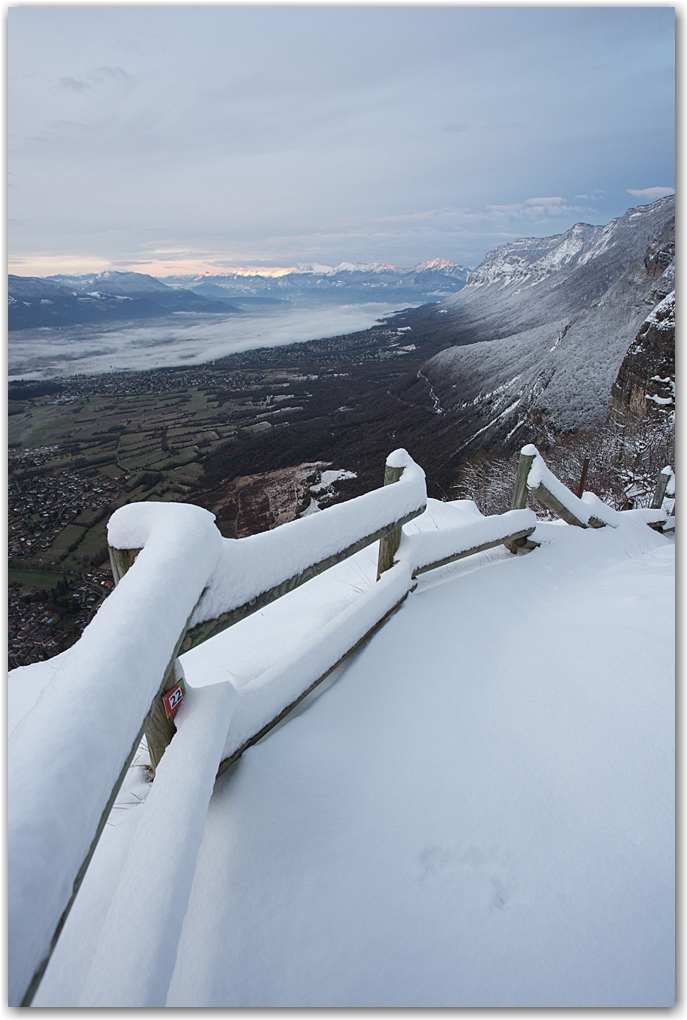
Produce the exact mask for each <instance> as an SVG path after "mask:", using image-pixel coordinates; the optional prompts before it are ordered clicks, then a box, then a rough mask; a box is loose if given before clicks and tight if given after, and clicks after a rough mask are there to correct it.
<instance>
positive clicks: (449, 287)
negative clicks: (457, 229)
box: [165, 259, 469, 305]
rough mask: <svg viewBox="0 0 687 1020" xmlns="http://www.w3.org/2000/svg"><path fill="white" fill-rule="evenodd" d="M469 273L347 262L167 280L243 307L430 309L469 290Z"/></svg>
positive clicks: (443, 264)
mask: <svg viewBox="0 0 687 1020" xmlns="http://www.w3.org/2000/svg"><path fill="white" fill-rule="evenodd" d="M468 273H469V269H466V268H465V266H459V265H456V264H455V263H454V262H448V261H447V260H446V259H434V260H433V261H431V262H420V263H418V265H416V266H413V267H412V268H410V269H399V268H398V267H396V266H389V265H384V264H382V263H377V262H373V263H369V264H358V263H352V262H342V263H341V264H340V265H338V266H335V267H331V266H318V265H308V266H297V267H296V268H294V269H292V270H289V271H287V272H285V273H284V274H283V275H280V276H262V275H257V274H256V275H247V274H246V273H245V271H243V272H237V273H227V274H226V275H224V276H176V277H166V278H165V283H167V284H169V285H170V286H172V287H177V288H188V289H191V290H192V291H193V293H195V294H199V295H202V296H203V297H208V298H212V299H214V300H220V301H229V302H232V303H236V302H240V303H243V304H247V305H248V304H250V303H253V302H254V303H258V302H264V301H265V300H271V301H274V300H277V301H289V302H294V301H307V302H312V301H315V302H318V303H319V302H335V303H336V304H341V303H346V302H352V303H355V304H359V303H363V302H367V301H375V302H377V301H386V302H388V301H393V302H398V303H399V305H400V304H403V302H408V303H411V304H426V303H428V302H431V301H438V300H439V299H441V298H444V297H447V296H449V295H451V294H455V293H456V292H457V291H459V290H460V289H461V288H462V287H464V286H465V281H466V280H467V277H468Z"/></svg>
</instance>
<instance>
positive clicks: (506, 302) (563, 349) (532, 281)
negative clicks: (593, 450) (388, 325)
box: [420, 195, 675, 453]
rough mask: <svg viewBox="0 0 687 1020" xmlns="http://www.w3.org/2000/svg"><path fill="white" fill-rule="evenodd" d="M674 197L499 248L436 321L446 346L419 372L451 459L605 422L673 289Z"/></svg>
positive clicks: (442, 305) (440, 309)
mask: <svg viewBox="0 0 687 1020" xmlns="http://www.w3.org/2000/svg"><path fill="white" fill-rule="evenodd" d="M674 260H675V198H674V196H672V195H671V196H669V197H668V198H663V199H660V200H659V201H657V202H654V203H652V204H651V205H645V206H640V207H638V208H636V209H630V210H628V212H626V213H625V215H624V216H622V217H620V218H618V219H615V220H613V221H612V222H611V223H608V224H607V225H606V226H590V225H589V224H586V223H578V224H576V225H575V226H574V227H572V228H571V229H570V230H568V231H566V233H564V234H560V235H557V236H555V237H548V238H524V239H522V240H519V241H516V242H514V243H512V244H505V245H501V246H500V247H498V248H496V249H495V250H494V251H492V252H490V253H489V254H488V255H487V257H486V258H485V260H484V262H482V264H481V265H480V266H478V267H477V268H476V269H475V270H474V271H472V272H471V273H470V274H469V276H468V279H467V283H466V286H465V287H464V288H463V289H462V290H461V291H460V293H459V294H456V295H455V296H453V297H450V298H448V299H446V300H444V301H442V302H441V303H440V305H439V306H437V307H435V308H434V309H433V310H432V315H433V316H434V317H435V318H436V320H437V322H438V321H439V320H443V323H442V330H444V331H445V333H446V334H450V335H451V336H452V338H453V341H452V342H453V346H451V347H449V348H447V349H446V350H444V351H441V353H439V354H437V355H436V356H435V357H433V358H431V359H430V360H429V361H428V362H426V363H425V365H423V367H422V369H421V373H420V375H421V377H422V379H424V380H425V382H426V383H427V384H428V385H429V386H430V387H431V389H430V396H431V399H432V401H433V403H434V407H435V409H436V410H437V411H438V412H439V413H441V412H444V413H447V412H448V413H449V414H450V416H451V420H452V421H453V422H454V429H455V436H456V451H455V452H459V451H460V450H461V449H464V450H465V452H466V453H468V452H475V451H476V450H477V449H479V448H480V447H490V446H493V445H494V444H495V443H497V442H499V443H504V442H505V443H508V444H510V445H513V446H517V445H518V444H520V445H521V444H522V443H523V442H527V441H532V440H534V441H538V440H539V439H540V438H541V437H542V436H544V437H546V436H547V434H550V435H551V436H552V435H553V434H555V433H560V432H567V431H575V430H577V429H580V428H586V427H589V426H591V425H593V424H595V423H596V422H600V421H603V420H604V418H605V416H606V412H607V408H608V403H609V397H610V393H611V387H612V385H613V383H614V380H615V378H616V376H617V374H618V370H619V368H620V365H621V363H622V362H623V358H624V357H625V354H626V352H627V350H628V347H629V345H630V343H631V342H632V341H633V340H634V338H635V336H636V335H637V333H638V331H639V329H640V327H641V326H642V323H643V322H644V321H645V320H646V319H647V316H648V315H649V314H650V312H651V310H652V309H653V308H654V306H655V305H656V304H657V303H658V302H660V301H662V300H663V299H664V298H665V297H666V295H667V294H669V293H670V292H671V291H672V290H673V289H674V287H675V261H674Z"/></svg>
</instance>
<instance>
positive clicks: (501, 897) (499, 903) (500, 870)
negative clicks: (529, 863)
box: [419, 844, 528, 910]
mask: <svg viewBox="0 0 687 1020" xmlns="http://www.w3.org/2000/svg"><path fill="white" fill-rule="evenodd" d="M419 863H420V867H421V868H422V875H421V877H420V881H421V882H425V881H431V880H433V879H437V878H439V877H441V876H442V875H448V874H454V875H461V876H463V877H465V878H467V879H470V878H477V879H479V880H480V881H481V882H483V881H484V880H485V879H486V880H487V884H488V889H489V896H488V901H489V902H488V905H489V907H491V908H492V909H494V910H503V908H504V907H505V906H506V905H508V904H515V903H521V904H522V903H527V902H528V901H527V897H526V896H524V895H523V890H522V889H521V887H520V886H519V885H518V883H517V882H516V880H515V878H514V876H513V873H512V871H511V870H510V868H509V867H508V865H507V864H506V863H505V861H502V860H501V859H500V858H499V857H496V856H495V855H494V854H493V853H492V852H491V851H490V850H487V849H484V848H481V847H477V846H472V845H470V844H457V845H456V846H453V847H439V846H433V847H427V849H426V850H424V851H423V853H422V854H421V855H420V858H419Z"/></svg>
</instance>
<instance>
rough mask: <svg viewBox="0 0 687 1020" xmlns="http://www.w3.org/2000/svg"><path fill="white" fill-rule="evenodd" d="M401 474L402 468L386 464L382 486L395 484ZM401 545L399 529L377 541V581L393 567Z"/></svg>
mask: <svg viewBox="0 0 687 1020" xmlns="http://www.w3.org/2000/svg"><path fill="white" fill-rule="evenodd" d="M402 474H403V468H402V467H389V465H388V464H385V466H384V484H385V485H392V484H393V482H397V481H398V480H399V478H400V477H401V475H402ZM400 544H401V529H400V528H397V529H396V531H390V532H389V534H388V535H384V536H383V537H382V538H380V540H379V557H378V559H377V580H379V579H380V577H381V576H382V574H383V573H384V571H385V570H389V568H390V567H393V565H394V556H395V555H396V553H397V551H398V547H399V545H400Z"/></svg>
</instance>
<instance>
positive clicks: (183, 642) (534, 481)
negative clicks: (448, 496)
mask: <svg viewBox="0 0 687 1020" xmlns="http://www.w3.org/2000/svg"><path fill="white" fill-rule="evenodd" d="M530 451H534V452H533V453H531V452H530V453H528V454H527V456H528V457H529V466H528V470H527V472H526V473H524V474H523V475H522V478H520V475H519V479H520V483H519V484H520V487H521V489H522V490H523V492H525V495H526V489H530V490H533V491H535V494H538V493H539V489H540V487H541V486H542V485H543V484H544V483H545V484H546V488H547V491H549V492H551V490H553V491H554V494H556V498H557V499H558V502H559V503H560V505H562V506H563V507H564V508H566V509H568V510H569V508H570V505H572V506H573V507H574V509H575V511H576V513H577V514H578V516H577V518H576V523H581V517H580V516H579V514H582V513H584V512H586V514H587V518H586V520H589V518H590V517H591V516H592V510H593V515H594V516H595V517H596V518H598V519H599V521H600V522H601V524H604V523H609V524H611V525H612V524H613V520H612V515H613V514H615V513H616V512H615V511H612V510H610V508H608V507H604V506H603V504H600V501H598V500H597V503H599V504H600V507H601V509H599V508H597V506H596V504H593V501H594V500H595V499H596V497H592V496H591V494H589V493H585V494H584V500H578V501H577V503H579V504H581V507H582V509H580V507H579V506H578V505H577V503H575V504H569V501H568V495H569V496H570V497H571V498H572V500H576V497H574V496H573V495H572V493H569V490H567V489H565V487H564V486H561V485H560V483H559V482H558V481H557V479H554V478H553V476H551V478H549V477H548V475H546V473H545V472H546V471H547V469H546V466H545V465H543V462H541V464H540V465H537V463H536V462H537V458H538V456H539V455H538V454H537V451H536V449H535V448H534V447H532V448H530ZM523 453H525V451H523ZM539 460H541V458H539ZM542 465H543V467H542ZM535 467H537V469H538V474H537V472H536V471H534V468H535ZM549 474H550V473H549ZM551 479H553V482H552V481H551ZM556 486H560V489H562V490H564V492H563V493H562V494H561V492H560V490H559V489H558V488H557V487H556ZM519 498H520V497H519ZM590 499H591V502H590ZM585 501H586V502H585ZM426 503H427V495H426V486H425V477H424V472H423V471H422V469H421V468H420V467H418V465H417V464H415V463H414V461H413V460H412V459H411V458H410V457H409V456H408V454H407V453H406V452H405V451H403V450H397V451H395V453H393V454H391V456H390V457H389V458H388V460H387V464H386V473H385V485H384V487H383V488H380V489H377V490H375V491H373V492H370V493H366V494H365V495H363V496H359V497H358V498H356V499H353V500H350V501H349V502H347V503H344V504H339V505H337V506H334V507H331V508H329V509H327V510H324V511H322V512H321V513H318V514H314V515H311V516H309V517H307V518H303V519H300V520H296V521H292V522H290V523H289V524H285V525H282V526H281V527H279V528H276V529H274V530H273V531H270V532H266V533H264V534H261V535H255V536H251V537H249V538H244V539H240V540H233V539H223V538H222V537H221V535H220V533H219V531H218V530H217V528H216V527H215V524H214V518H213V516H212V515H211V514H209V513H208V512H207V511H205V510H202V509H201V508H200V507H195V506H189V505H184V504H177V503H174V504H168V503H137V504H130V505H128V506H125V507H122V508H121V509H120V510H118V511H117V512H116V513H115V514H114V515H113V516H112V518H111V520H110V523H109V526H108V540H109V544H110V549H111V560H112V568H113V573H114V576H115V580H116V581H117V585H116V588H115V591H114V592H113V593H112V594H111V595H110V597H109V598H108V599H107V600H106V601H105V602H104V603H103V605H102V607H101V609H100V611H99V612H98V613H97V614H96V616H95V618H94V619H93V621H92V622H91V623H90V624H89V626H88V627H87V628H86V630H85V631H84V634H83V635H82V637H81V639H80V641H79V642H77V644H76V645H75V646H74V647H73V648H72V649H71V650H70V652H69V655H68V656H66V657H65V659H64V660H63V663H62V664H61V666H60V668H59V669H58V670H57V672H56V674H55V676H54V678H53V680H52V681H51V683H50V684H49V685H48V687H47V688H46V690H45V691H44V693H43V694H42V696H41V698H40V699H39V701H38V702H37V703H36V705H35V706H34V708H33V709H32V710H31V711H30V712H29V713H28V715H27V716H26V717H25V719H24V720H23V721H22V722H21V723H20V724H19V726H18V727H17V728H16V729H15V731H14V733H13V735H12V739H11V741H10V747H9V785H10V795H9V826H8V842H9V870H10V875H9V889H10V904H9V908H10V909H9V913H10V1003H11V1004H13V1005H19V1004H26V1005H28V1004H30V1002H31V999H32V997H33V994H34V992H35V989H36V988H37V986H38V983H39V982H40V979H41V976H42V974H43V971H44V969H45V966H46V964H47V961H48V959H49V957H50V953H51V952H52V948H53V947H54V945H55V942H56V940H57V938H58V936H59V933H60V930H61V928H62V925H63V924H64V921H65V919H66V916H67V914H68V912H69V909H70V907H71V904H72V902H73V900H74V897H75V895H76V893H77V891H78V888H79V885H80V883H81V880H82V878H83V875H84V873H85V871H86V868H87V866H88V863H89V861H90V858H91V856H92V853H93V851H94V849H95V846H96V844H97V841H98V838H99V836H100V833H101V832H102V829H103V826H104V824H105V820H106V818H107V815H108V813H109V811H110V809H111V806H112V803H113V801H114V798H115V797H116V794H117V792H118V790H119V787H120V785H121V783H122V781H123V778H124V775H125V773H126V770H127V768H128V766H129V764H130V762H131V759H132V757H133V754H134V753H135V750H136V748H137V746H138V743H139V741H140V739H141V736H142V734H143V733H144V732H147V734H148V737H149V741H150V742H151V743H152V744H153V745H156V742H157V748H158V753H157V760H159V757H160V756H161V754H162V751H164V747H165V746H166V744H168V743H169V740H170V739H171V736H172V735H173V733H174V732H175V727H174V725H173V724H172V723H171V722H169V721H168V720H167V719H166V717H165V716H164V710H163V707H162V704H163V698H162V695H163V694H164V692H165V690H167V689H169V688H171V687H173V686H174V685H175V684H176V683H177V682H178V681H179V680H180V678H181V676H183V671H182V670H180V668H179V663H178V660H177V656H178V655H179V654H181V653H182V652H183V651H186V650H189V649H190V648H192V647H194V646H195V645H198V644H200V643H201V642H203V641H207V640H208V639H209V638H211V637H214V636H215V635H216V634H218V633H220V632H221V631H222V630H224V629H225V628H226V627H229V626H231V625H232V624H235V623H237V622H238V621H240V620H242V619H244V618H245V617H246V616H248V615H249V614H251V613H254V612H256V611H258V610H259V609H260V608H262V607H263V606H266V605H267V604H268V603H270V602H272V601H274V600H275V599H278V598H280V597H281V596H283V595H285V594H287V593H288V592H290V591H292V590H293V589H294V588H296V587H298V586H299V585H301V584H304V583H305V582H306V581H308V580H310V579H311V578H312V577H314V576H316V575H317V574H319V573H321V572H322V571H324V570H327V569H328V568H330V567H331V566H333V565H335V564H336V563H339V562H340V561H342V560H344V559H346V558H347V557H349V556H351V555H353V554H354V553H355V552H357V551H359V550H360V549H362V548H364V547H365V546H367V545H370V544H371V543H373V542H375V541H377V540H380V553H379V560H378V578H377V583H376V584H375V585H373V587H372V588H371V589H370V590H368V591H366V592H364V593H362V594H361V595H359V596H358V597H356V599H354V600H353V602H352V603H351V604H350V605H349V606H348V607H347V608H346V609H345V610H344V611H343V612H341V613H340V614H339V615H338V616H337V617H336V618H335V619H334V620H332V621H331V622H330V623H329V624H328V625H327V626H326V627H325V628H323V629H322V630H320V632H319V633H318V634H317V637H316V638H315V639H313V640H311V641H309V642H308V643H307V645H306V646H305V647H303V648H301V649H300V650H299V651H298V652H296V653H294V655H293V656H292V658H291V659H289V660H286V661H284V660H282V661H280V662H279V663H278V664H276V665H275V666H274V667H273V668H272V669H270V670H268V671H267V672H266V673H264V674H262V675H261V676H259V677H257V678H256V679H255V680H254V681H251V682H250V683H249V684H247V685H246V686H244V687H242V688H241V690H240V691H238V692H235V691H233V689H231V690H229V694H231V697H230V698H229V697H228V695H227V692H226V691H225V693H224V694H222V696H221V698H220V697H219V693H218V694H217V697H218V698H219V702H218V704H219V703H221V704H222V705H223V706H224V708H223V711H224V709H226V713H225V715H223V716H222V718H223V719H224V722H223V723H222V722H221V720H220V721H219V722H218V721H217V719H215V722H216V723H217V725H214V724H213V738H212V742H211V747H210V745H208V747H210V750H209V751H208V748H206V752H207V753H205V754H204V756H203V777H202V784H201V785H202V798H201V799H207V796H208V790H209V789H210V786H209V785H208V783H209V780H208V776H212V774H213V773H214V772H215V771H216V770H217V769H219V771H220V772H221V771H223V770H224V769H225V768H227V767H228V766H229V764H231V762H232V761H235V760H236V758H237V757H238V756H239V755H240V754H241V753H242V752H243V750H245V748H246V747H248V746H250V745H251V744H253V743H255V742H256V741H257V740H259V739H260V738H261V737H262V736H263V735H264V734H265V733H267V732H268V731H269V730H270V729H271V728H272V727H273V726H275V725H276V724H277V723H278V722H279V720H280V719H281V718H283V717H284V716H285V715H286V714H287V713H288V712H289V711H291V709H292V708H293V707H294V706H295V705H296V704H298V702H299V701H301V700H302V699H303V698H304V697H305V696H306V695H307V694H308V693H309V692H310V691H311V690H312V689H313V688H314V687H316V686H317V685H318V684H319V683H321V682H322V680H324V679H325V678H326V677H327V676H328V675H329V674H330V673H331V672H332V670H333V669H335V668H336V666H337V665H338V664H339V663H341V662H342V661H343V660H344V659H345V658H346V657H347V656H348V655H350V653H351V652H352V651H353V650H354V649H355V648H356V647H358V646H359V645H360V644H361V642H363V641H364V640H365V639H366V638H367V637H368V636H369V635H370V634H371V633H372V632H373V631H374V630H375V629H376V628H377V627H378V626H380V624H381V623H383V622H384V620H385V619H387V618H388V616H389V615H390V614H391V613H393V612H394V611H395V610H396V609H397V608H398V606H399V605H400V604H401V603H402V602H403V600H404V599H405V598H406V596H407V595H408V593H409V592H410V591H411V590H412V589H413V587H414V586H415V583H416V582H415V578H416V577H417V575H419V574H421V573H424V572H425V571H428V570H432V569H435V568H436V567H439V566H442V565H444V564H446V563H449V562H451V561H453V560H457V559H460V558H462V557H465V556H469V555H474V554H475V553H478V552H481V551H483V550H486V549H490V548H493V547H494V546H497V545H501V544H504V545H506V546H507V547H508V548H510V549H511V550H512V551H517V548H518V547H520V548H521V547H523V546H525V547H529V548H533V547H534V545H535V543H532V542H530V541H529V536H530V535H531V534H532V532H533V531H534V529H535V527H536V517H535V515H534V513H533V512H532V511H531V510H528V509H526V508H525V507H524V504H523V505H521V506H515V507H514V508H513V510H511V511H510V512H508V513H506V514H502V515H496V516H493V517H481V515H479V514H478V512H477V511H476V508H475V512H476V513H477V514H478V518H477V519H472V520H470V521H468V522H466V523H464V524H461V525H460V526H455V527H449V528H445V529H443V530H440V531H420V532H419V533H417V534H406V533H405V532H403V531H402V528H403V525H404V524H406V523H408V522H409V521H411V520H412V519H413V518H415V517H417V516H419V515H420V514H421V513H422V512H423V511H424V509H425V507H426ZM570 512H571V513H572V511H570ZM653 513H654V514H655V513H656V511H653ZM581 526H583V527H584V526H586V523H582V525H581ZM224 686H227V685H224ZM230 687H231V685H228V687H227V690H228V689H229V688H230ZM225 695H227V696H225ZM208 699H210V700H208ZM202 700H203V699H200V700H199V699H196V702H197V704H198V705H200V702H201V701H202ZM205 701H206V702H207V705H210V704H211V702H212V697H211V695H210V694H209V693H208V695H207V698H205ZM212 703H213V704H214V702H212ZM207 705H206V708H207ZM193 706H194V699H193V698H191V699H190V701H189V703H187V706H186V708H185V716H187V717H188V718H187V720H186V721H185V722H184V726H183V727H182V731H184V730H185V732H186V737H185V738H184V741H182V742H181V744H180V745H179V747H178V748H177V751H178V754H177V751H175V754H174V755H173V760H171V759H170V761H169V769H168V770H166V771H165V770H163V775H166V774H167V772H169V773H170V775H172V774H173V773H174V774H175V773H176V772H177V771H178V767H182V766H178V763H177V764H174V762H176V761H177V759H178V761H179V762H186V761H188V760H190V759H189V755H188V753H187V750H188V748H186V744H188V743H189V741H190V742H191V743H190V744H189V746H191V744H193V746H195V743H194V742H197V740H198V739H200V738H199V737H198V732H199V727H200V730H202V728H203V726H202V723H201V722H200V719H199V718H195V716H194V721H193V722H192V721H191V717H190V716H189V711H190V712H191V713H192V714H193V713H194V712H196V709H194V707H193ZM198 710H199V709H198ZM213 711H214V710H213ZM156 720H157V723H156ZM158 723H159V725H158ZM218 726H219V729H218V728H217V727H218ZM223 726H224V727H225V728H226V731H227V732H226V736H225V737H224V739H222V733H221V730H222V727H223ZM220 747H221V751H219V750H218V749H219V748H220ZM185 748H186V750H185ZM154 757H155V756H154ZM192 757H193V756H191V758H192ZM177 766H178V767H177ZM196 780H197V782H196ZM194 782H195V785H194ZM194 782H191V781H190V780H189V782H187V783H186V784H185V785H184V789H185V790H186V791H187V793H184V795H183V797H186V796H187V794H188V796H190V797H191V799H194V798H195V800H196V801H197V800H198V797H199V796H200V794H199V793H197V790H196V787H197V786H198V783H199V782H200V777H199V776H196V777H194ZM170 783H171V784H172V786H173V785H174V783H172V780H171V779H170V780H169V783H168V784H167V785H169V784H170ZM164 785H165V784H164V783H163V786H164ZM198 789H200V787H198ZM188 791H190V793H189V792H188ZM180 796H181V794H180ZM160 797H161V794H160V791H158V796H157V797H156V799H154V800H153V801H151V804H153V803H158V801H160ZM182 799H183V798H182ZM175 803H176V802H175ZM196 806H197V805H196ZM194 810H195V809H194ZM192 814H193V812H189V818H191V815H192ZM196 814H197V811H196V813H195V814H193V818H194V819H196V820H195V821H193V824H191V823H190V822H189V825H188V826H186V827H184V826H182V827H181V828H180V829H179V833H178V836H179V838H178V840H177V842H178V843H179V845H180V846H181V845H182V844H183V845H184V846H186V848H187V850H186V851H184V853H185V855H186V857H187V858H188V860H187V862H186V863H187V867H185V870H184V876H185V878H184V881H186V879H188V869H189V868H190V867H191V863H192V862H191V858H193V855H194V853H195V851H194V850H193V847H196V844H197V843H198V833H199V831H200V828H199V826H200V823H198V822H197V818H196ZM149 815H150V819H152V821H151V822H150V824H151V825H152V824H153V821H155V820H156V819H157V821H155V824H156V825H158V826H160V825H162V826H163V827H164V826H165V825H167V819H168V815H169V812H168V810H167V808H166V807H161V806H158V808H157V809H156V812H153V811H152V809H151V811H150V813H149ZM160 819H162V821H160ZM146 828H148V827H146ZM182 829H183V833H182ZM182 836H183V838H182ZM139 842H140V844H141V853H146V852H148V851H147V849H146V848H147V846H148V843H147V842H146V838H145V837H144V832H143V830H142V834H141V838H140V840H139ZM137 845H138V844H137ZM189 862H191V863H189ZM132 867H134V865H133V864H132ZM170 867H172V865H171V864H170ZM172 870H173V868H172ZM170 874H171V872H170ZM187 884H188V883H187ZM163 885H164V883H163ZM156 895H157V894H156ZM168 899H169V897H168ZM165 902H166V906H165V907H164V910H165V911H167V912H168V913H169V917H170V918H174V919H175V920H174V924H176V923H177V921H178V917H179V916H180V915H179V910H180V909H181V908H180V907H179V909H177V908H176V907H174V905H173V904H172V902H171V900H170V901H169V902H167V901H165ZM177 907H178V904H177ZM165 916H167V915H165ZM172 928H173V925H172V921H171V920H170V931H171V930H172ZM151 952H152V950H151ZM149 955H150V954H149ZM153 957H154V954H153V955H150V960H151V961H153ZM155 959H157V957H155ZM150 966H151V968H153V969H154V966H157V964H153V962H151V963H150ZM151 973H152V971H151ZM151 982H152V983H151V985H150V987H151V989H152V988H153V986H154V981H153V980H152V978H151ZM150 994H151V996H153V998H154V993H153V992H152V991H151V993H150ZM149 1004H151V1005H153V1004H154V1003H153V1001H152V999H151V1001H150V1003H149Z"/></svg>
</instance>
